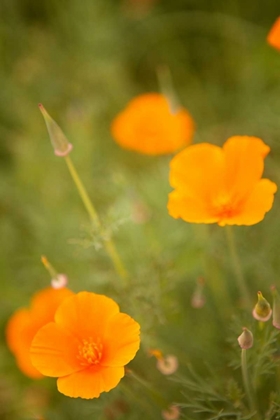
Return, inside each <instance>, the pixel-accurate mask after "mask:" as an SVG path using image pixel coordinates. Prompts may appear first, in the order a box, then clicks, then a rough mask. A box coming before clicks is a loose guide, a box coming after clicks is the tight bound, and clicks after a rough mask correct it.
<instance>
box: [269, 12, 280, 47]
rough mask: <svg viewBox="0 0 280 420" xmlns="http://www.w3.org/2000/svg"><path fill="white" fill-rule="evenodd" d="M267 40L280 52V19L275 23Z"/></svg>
mask: <svg viewBox="0 0 280 420" xmlns="http://www.w3.org/2000/svg"><path fill="white" fill-rule="evenodd" d="M266 39H267V42H268V43H269V45H271V46H272V47H274V48H276V49H277V50H280V17H278V19H276V21H275V22H274V24H273V26H272V28H271V29H270V31H269V33H268V35H267V38H266Z"/></svg>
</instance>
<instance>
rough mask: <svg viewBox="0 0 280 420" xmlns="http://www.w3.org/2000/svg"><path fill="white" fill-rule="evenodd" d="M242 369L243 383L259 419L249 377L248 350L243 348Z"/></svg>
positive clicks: (253, 411)
mask: <svg viewBox="0 0 280 420" xmlns="http://www.w3.org/2000/svg"><path fill="white" fill-rule="evenodd" d="M241 369H242V377H243V384H244V389H245V393H246V395H247V399H248V403H249V408H250V411H251V412H252V413H255V415H254V417H252V418H254V419H256V420H259V415H258V412H257V410H256V404H255V401H254V398H253V395H252V393H251V389H250V384H249V377H248V368H247V350H246V349H242V351H241Z"/></svg>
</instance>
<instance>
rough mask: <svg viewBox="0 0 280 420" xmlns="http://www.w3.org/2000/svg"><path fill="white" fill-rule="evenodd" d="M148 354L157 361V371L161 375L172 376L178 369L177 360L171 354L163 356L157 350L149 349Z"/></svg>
mask: <svg viewBox="0 0 280 420" xmlns="http://www.w3.org/2000/svg"><path fill="white" fill-rule="evenodd" d="M149 354H150V355H151V356H154V357H155V358H156V359H157V369H158V370H159V371H160V372H161V373H162V374H163V375H172V373H175V372H176V370H177V369H178V366H179V364H178V359H177V357H176V356H174V355H173V354H167V355H166V356H164V355H163V354H162V352H161V351H160V350H159V349H150V350H149Z"/></svg>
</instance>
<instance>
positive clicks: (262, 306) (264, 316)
mask: <svg viewBox="0 0 280 420" xmlns="http://www.w3.org/2000/svg"><path fill="white" fill-rule="evenodd" d="M252 314H253V317H254V318H255V319H257V320H258V321H262V322H265V321H268V320H269V318H270V317H271V314H272V309H271V307H270V304H269V303H268V301H267V300H266V299H265V298H264V297H263V295H262V293H261V292H258V302H257V304H256V305H255V307H254V309H253V312H252Z"/></svg>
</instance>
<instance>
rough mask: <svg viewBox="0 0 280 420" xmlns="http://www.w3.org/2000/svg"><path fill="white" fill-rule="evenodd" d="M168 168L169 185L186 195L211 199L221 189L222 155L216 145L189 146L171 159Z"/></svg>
mask: <svg viewBox="0 0 280 420" xmlns="http://www.w3.org/2000/svg"><path fill="white" fill-rule="evenodd" d="M170 169H171V171H170V184H171V186H172V187H174V188H176V189H177V191H180V192H182V193H183V194H186V195H187V196H191V197H201V199H202V200H211V197H212V196H215V195H216V194H217V192H218V191H220V190H222V189H223V176H222V174H223V172H224V155H223V152H222V149H221V148H220V147H218V146H215V145H212V144H208V143H200V144H196V145H194V146H190V147H188V148H186V149H184V150H183V151H182V152H180V153H178V154H177V155H176V156H175V157H174V158H173V159H172V160H171V162H170Z"/></svg>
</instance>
